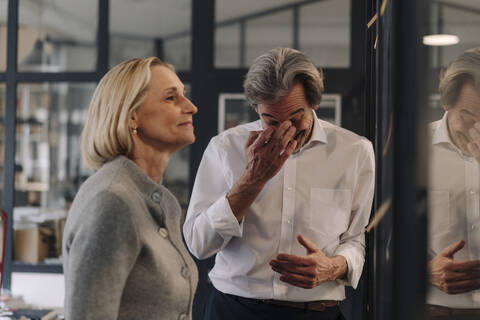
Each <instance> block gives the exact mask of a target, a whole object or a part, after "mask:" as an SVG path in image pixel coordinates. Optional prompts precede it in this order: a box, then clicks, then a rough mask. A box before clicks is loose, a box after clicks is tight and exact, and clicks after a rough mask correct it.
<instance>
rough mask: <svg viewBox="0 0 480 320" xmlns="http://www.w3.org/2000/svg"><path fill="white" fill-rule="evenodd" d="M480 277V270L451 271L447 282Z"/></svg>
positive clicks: (446, 278)
mask: <svg viewBox="0 0 480 320" xmlns="http://www.w3.org/2000/svg"><path fill="white" fill-rule="evenodd" d="M479 278H480V272H478V271H477V272H449V273H448V275H447V276H446V277H445V282H447V283H451V282H458V281H464V280H474V279H479Z"/></svg>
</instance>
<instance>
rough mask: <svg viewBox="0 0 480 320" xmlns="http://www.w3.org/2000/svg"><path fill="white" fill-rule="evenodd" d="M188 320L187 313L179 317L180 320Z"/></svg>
mask: <svg viewBox="0 0 480 320" xmlns="http://www.w3.org/2000/svg"><path fill="white" fill-rule="evenodd" d="M187 319H188V316H187V314H186V313H180V315H179V316H178V320H187Z"/></svg>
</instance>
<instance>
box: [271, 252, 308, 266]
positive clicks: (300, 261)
mask: <svg viewBox="0 0 480 320" xmlns="http://www.w3.org/2000/svg"><path fill="white" fill-rule="evenodd" d="M277 259H278V260H283V261H287V262H290V263H293V264H295V265H297V266H304V267H305V266H311V265H313V264H314V263H315V261H313V260H312V259H311V258H309V257H304V256H296V255H293V254H286V253H280V254H279V255H277Z"/></svg>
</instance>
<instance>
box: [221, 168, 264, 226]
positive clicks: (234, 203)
mask: <svg viewBox="0 0 480 320" xmlns="http://www.w3.org/2000/svg"><path fill="white" fill-rule="evenodd" d="M246 180H247V179H246V178H244V176H242V177H241V178H240V179H239V180H238V181H237V183H235V185H234V186H233V187H232V189H230V191H229V192H228V193H227V200H228V203H229V204H230V208H231V209H232V212H233V214H234V215H235V217H236V218H237V220H238V222H240V221H242V219H243V217H244V216H245V213H246V210H247V209H248V208H250V206H251V205H252V203H253V201H255V199H256V198H257V196H258V194H259V193H260V192H261V191H262V189H263V186H264V184H261V183H258V182H256V183H249V182H247V181H246Z"/></svg>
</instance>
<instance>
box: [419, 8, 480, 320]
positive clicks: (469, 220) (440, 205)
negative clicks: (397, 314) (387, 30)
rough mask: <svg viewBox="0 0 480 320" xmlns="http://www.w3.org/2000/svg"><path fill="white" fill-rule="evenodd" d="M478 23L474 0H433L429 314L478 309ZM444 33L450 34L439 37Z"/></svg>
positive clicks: (476, 312) (479, 313) (466, 315)
mask: <svg viewBox="0 0 480 320" xmlns="http://www.w3.org/2000/svg"><path fill="white" fill-rule="evenodd" d="M479 25H480V3H479V2H478V1H476V0H470V1H469V0H463V1H432V3H431V26H430V30H429V34H428V36H430V38H429V39H430V40H431V39H432V38H433V40H435V41H437V42H434V43H433V44H432V43H431V42H430V43H427V42H426V40H427V39H425V40H424V43H426V44H428V45H429V47H428V48H429V50H430V55H429V56H430V64H429V65H430V74H431V77H430V79H429V83H428V86H427V87H428V88H429V92H428V94H429V97H430V104H429V108H428V110H427V112H428V116H427V119H428V121H427V122H426V123H424V126H426V129H425V131H426V132H428V139H426V141H425V142H424V143H425V149H426V150H428V153H427V154H426V156H427V158H428V159H427V161H428V184H427V195H428V222H429V226H428V251H427V274H428V285H427V296H426V304H427V305H426V312H427V316H428V318H429V319H440V318H441V317H444V319H478V318H479V317H480V166H479V163H480V151H479V150H480V149H479V148H480V87H479V83H480V40H479V38H478V32H479V31H480V28H479ZM444 35H448V36H449V37H450V40H451V41H450V42H443V43H441V42H438V41H441V40H442V38H441V37H442V36H444ZM447 40H448V38H447ZM443 41H445V39H443ZM442 319H443V318H442Z"/></svg>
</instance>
